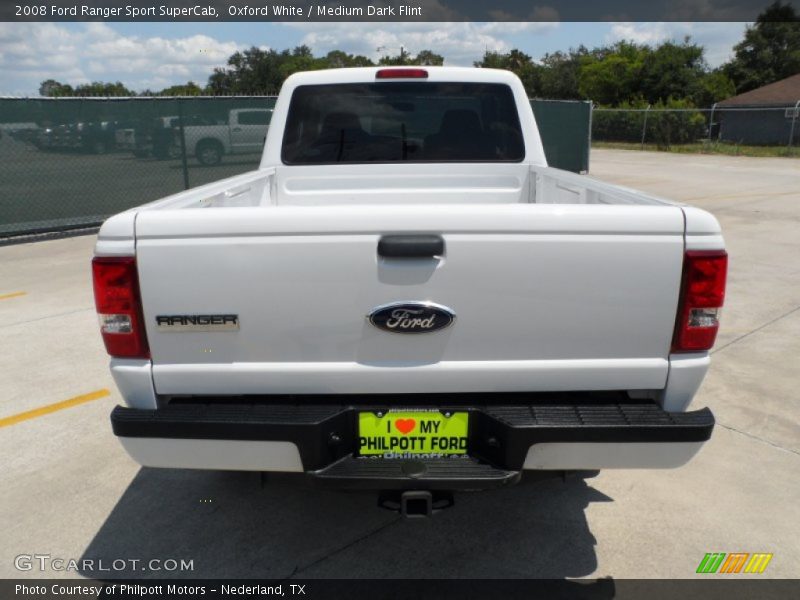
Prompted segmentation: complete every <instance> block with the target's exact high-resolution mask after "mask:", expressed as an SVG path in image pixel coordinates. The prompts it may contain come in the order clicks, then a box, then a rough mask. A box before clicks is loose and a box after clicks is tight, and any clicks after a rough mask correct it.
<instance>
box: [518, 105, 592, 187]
mask: <svg viewBox="0 0 800 600" xmlns="http://www.w3.org/2000/svg"><path fill="white" fill-rule="evenodd" d="M531 106H532V107H533V114H534V115H535V116H536V123H537V125H538V126H539V135H541V136H542V144H543V145H544V152H545V154H546V155H547V164H549V165H550V166H551V167H558V168H559V169H564V170H565V171H573V172H575V173H586V172H588V171H589V146H590V141H591V135H592V103H591V102H588V101H587V102H581V101H574V102H572V101H568V100H531Z"/></svg>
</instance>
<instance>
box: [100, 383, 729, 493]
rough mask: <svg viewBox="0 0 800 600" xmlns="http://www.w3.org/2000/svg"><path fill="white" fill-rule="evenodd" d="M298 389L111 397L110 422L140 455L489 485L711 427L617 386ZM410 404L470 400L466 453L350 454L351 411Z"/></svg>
mask: <svg viewBox="0 0 800 600" xmlns="http://www.w3.org/2000/svg"><path fill="white" fill-rule="evenodd" d="M334 399H335V400H336V402H334ZM298 400H299V398H297V397H295V398H294V399H290V398H289V397H285V398H282V399H270V400H267V399H264V398H262V399H247V400H245V399H242V398H227V399H210V398H205V399H200V398H196V399H192V400H184V401H181V402H175V401H173V402H172V403H170V404H168V405H167V406H164V407H162V408H159V409H156V410H146V409H134V408H123V407H119V406H118V407H116V408H115V409H114V411H113V412H112V414H111V422H112V426H113V429H114V433H115V434H116V435H117V436H119V437H120V438H121V442H122V444H123V446H124V447H125V448H126V450H127V451H128V452H129V454H130V455H131V456H132V457H133V458H134V459H135V460H137V461H138V462H139V463H140V464H142V465H145V466H152V467H174V468H206V469H233V470H264V471H294V472H307V473H308V474H310V475H311V476H312V477H314V478H315V479H317V480H318V481H320V482H321V483H325V484H329V485H334V486H338V487H374V488H375V489H407V488H430V489H436V488H439V489H473V488H475V487H478V488H486V487H498V486H500V485H506V484H508V483H513V482H514V481H516V477H515V476H516V474H518V473H519V472H520V471H521V470H523V469H597V468H615V467H616V468H670V467H677V466H680V465H682V464H684V463H685V462H687V461H688V460H689V459H690V458H691V457H692V456H693V455H694V454H695V453H696V452H697V451H698V450H699V449H700V447H701V446H702V444H703V442H705V441H706V440H708V439H709V437H710V436H711V432H712V430H713V427H714V417H713V415H712V413H711V411H710V410H708V409H707V408H704V409H701V410H697V411H691V412H677V413H673V412H667V411H664V410H662V409H661V408H660V407H659V405H658V404H656V403H654V402H648V401H640V400H636V401H634V400H630V399H628V398H627V396H624V395H623V394H615V393H612V394H600V395H597V394H573V395H570V394H554V395H549V397H543V396H542V395H541V394H528V395H525V394H495V395H490V394H461V395H452V398H451V395H445V396H444V397H443V396H439V395H433V396H427V397H426V398H417V397H413V398H412V397H406V399H405V401H404V402H403V401H400V402H398V400H397V399H396V398H391V399H390V398H388V397H387V398H385V399H384V398H382V397H380V396H369V397H348V398H346V399H344V398H341V397H331V396H328V397H309V398H304V399H302V400H303V401H302V402H299V401H298ZM342 400H352V401H353V402H352V403H348V404H344V403H342ZM454 400H455V402H454ZM458 400H460V402H458ZM465 400H466V402H465ZM421 402H424V404H421ZM409 405H411V406H414V405H417V406H436V407H443V406H445V405H446V406H447V407H448V408H452V409H453V410H466V411H468V412H469V434H468V452H469V457H468V458H450V459H440V460H438V461H437V460H435V459H433V460H431V459H426V460H413V459H412V461H411V462H415V463H417V465H418V466H419V464H422V463H424V464H423V465H422V467H420V469H421V472H419V473H413V474H411V475H409V474H408V473H407V472H406V471H404V470H403V469H402V468H401V466H402V465H403V464H405V462H404V460H397V459H393V460H385V459H382V458H359V457H357V456H355V455H356V454H357V443H358V437H357V416H358V413H359V412H361V411H365V410H370V411H378V410H384V411H385V410H387V408H389V407H392V406H395V407H396V406H404V407H408V406H409ZM406 462H407V461H406ZM428 463H430V464H428Z"/></svg>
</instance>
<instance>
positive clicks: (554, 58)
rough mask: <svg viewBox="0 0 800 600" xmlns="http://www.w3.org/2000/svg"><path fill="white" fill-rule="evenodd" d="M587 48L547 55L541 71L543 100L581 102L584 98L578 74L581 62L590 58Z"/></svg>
mask: <svg viewBox="0 0 800 600" xmlns="http://www.w3.org/2000/svg"><path fill="white" fill-rule="evenodd" d="M588 54H589V51H588V50H587V49H586V47H585V46H579V47H578V49H577V50H573V49H570V50H569V52H561V51H558V52H554V53H553V54H545V55H544V57H543V58H542V68H541V70H540V82H541V94H542V97H543V98H558V99H560V100H579V99H581V98H583V96H581V93H580V91H579V90H578V74H579V71H580V66H581V61H582V59H584V58H585V57H586V56H588Z"/></svg>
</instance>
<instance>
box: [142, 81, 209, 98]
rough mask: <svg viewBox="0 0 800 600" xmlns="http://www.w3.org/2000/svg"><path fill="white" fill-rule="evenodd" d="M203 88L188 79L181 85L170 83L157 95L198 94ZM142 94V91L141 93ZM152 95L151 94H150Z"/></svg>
mask: <svg viewBox="0 0 800 600" xmlns="http://www.w3.org/2000/svg"><path fill="white" fill-rule="evenodd" d="M202 93H203V88H201V87H200V86H199V85H197V84H196V83H195V82H194V81H189V82H187V83H184V84H181V85H171V86H169V87H167V88H164V89H163V90H161V91H160V92H158V94H156V95H158V96H200V95H201V94H202ZM142 95H144V92H143V93H142ZM150 95H153V94H150Z"/></svg>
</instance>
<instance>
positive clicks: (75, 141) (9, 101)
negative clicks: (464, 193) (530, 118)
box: [0, 96, 591, 238]
mask: <svg viewBox="0 0 800 600" xmlns="http://www.w3.org/2000/svg"><path fill="white" fill-rule="evenodd" d="M274 106H275V96H234V97H202V96H201V97H180V98H174V97H169V98H166V97H146V98H145V97H142V98H36V99H28V98H0V238H8V237H10V236H19V235H28V234H36V233H45V232H54V231H65V230H71V229H80V228H87V227H96V226H97V225H99V224H100V223H102V221H103V220H104V219H105V218H107V217H108V216H110V215H113V214H115V213H117V212H120V211H123V210H125V209H128V208H131V207H133V206H137V205H139V204H143V203H145V202H150V201H152V200H156V199H158V198H161V197H163V196H167V195H169V194H174V193H176V192H179V191H182V190H185V189H189V188H191V187H195V186H198V185H202V184H204V183H209V182H211V181H216V180H219V179H223V178H225V177H230V176H233V175H236V174H239V173H243V172H246V171H250V170H253V169H256V168H257V167H258V164H259V161H260V158H261V150H262V148H263V145H264V139H265V137H266V133H267V128H268V127H269V122H270V119H271V116H272V109H273V107H274ZM532 106H533V109H534V112H535V113H536V116H537V119H538V120H539V121H540V122H541V123H542V124H543V125H542V137H543V139H544V140H545V149H546V152H547V155H548V159H549V161H550V162H551V164H558V165H559V166H561V167H562V168H566V169H570V170H574V171H586V170H588V167H589V163H588V161H589V137H590V135H589V134H590V122H591V103H588V102H563V103H562V102H557V101H546V100H533V101H532Z"/></svg>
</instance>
